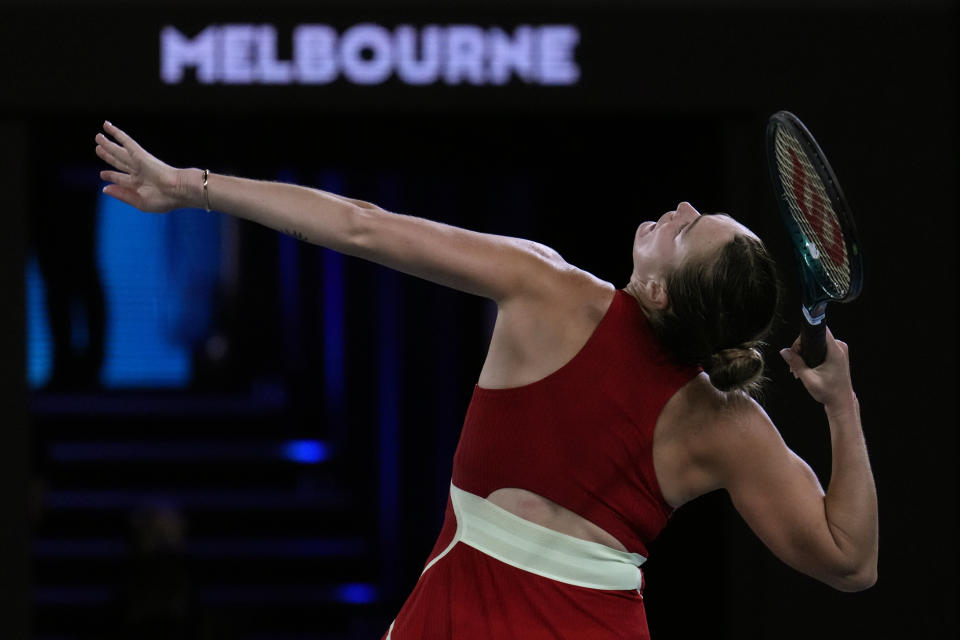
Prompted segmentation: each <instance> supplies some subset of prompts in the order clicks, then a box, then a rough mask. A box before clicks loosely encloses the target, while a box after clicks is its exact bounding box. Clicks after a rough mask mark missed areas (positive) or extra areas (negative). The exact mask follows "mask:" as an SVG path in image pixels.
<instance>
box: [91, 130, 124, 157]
mask: <svg viewBox="0 0 960 640" xmlns="http://www.w3.org/2000/svg"><path fill="white" fill-rule="evenodd" d="M94 140H96V142H97V144H99V145H100V146H102V147H103V148H104V149H106V150H107V151H108V152H109V153H110V154H111V155H112V156H114V157H116V158H124V157H126V156H129V155H130V153H129V152H128V151H127V150H126V149H124V148H123V147H121V146H120V145H118V144H117V143H116V142H114V141H113V140H111V139H110V138H108V137H107V136H105V135H103V134H102V133H98V134H97V135H96V137H95V138H94Z"/></svg>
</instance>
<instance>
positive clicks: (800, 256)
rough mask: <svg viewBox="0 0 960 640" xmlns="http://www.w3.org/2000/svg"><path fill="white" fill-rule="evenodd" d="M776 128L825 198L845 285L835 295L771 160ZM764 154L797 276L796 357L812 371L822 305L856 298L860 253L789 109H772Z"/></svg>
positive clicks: (815, 149) (835, 188)
mask: <svg viewBox="0 0 960 640" xmlns="http://www.w3.org/2000/svg"><path fill="white" fill-rule="evenodd" d="M779 128H783V129H785V130H786V132H787V133H788V134H790V135H791V136H792V137H793V138H794V139H795V140H796V141H797V142H798V143H799V144H800V146H801V148H802V151H803V152H804V155H806V157H807V160H808V161H809V162H810V165H811V167H812V168H813V170H814V171H815V172H816V174H817V176H818V177H819V178H820V181H821V182H822V183H823V187H824V190H825V192H826V195H827V197H828V198H829V199H830V204H831V206H832V207H833V210H834V213H835V214H836V219H837V222H839V224H840V231H841V234H842V236H843V242H844V244H845V249H846V252H847V263H848V266H849V286H848V287H847V291H846V292H841V293H838V292H837V291H836V287H835V286H834V284H833V281H832V280H831V279H830V277H829V275H827V274H826V268H825V267H823V266H822V263H821V261H820V256H819V251H818V250H817V249H816V246H815V244H814V243H813V242H812V241H811V240H810V239H809V238H807V236H806V234H805V233H804V231H803V230H802V229H801V227H800V225H799V224H798V223H797V221H796V219H795V218H794V215H793V210H792V208H791V206H790V204H789V199H788V196H787V193H786V187H785V185H784V184H783V179H782V177H781V172H780V168H779V164H778V162H777V150H776V137H777V130H778V129H779ZM766 150H767V167H768V169H769V172H770V184H771V186H772V187H773V191H774V197H775V199H776V201H777V208H778V210H779V212H780V217H781V219H782V220H783V223H784V226H785V227H786V229H787V232H788V234H789V236H790V246H791V249H792V250H793V256H794V264H795V265H796V267H797V272H798V275H799V278H800V300H801V311H802V313H803V317H804V320H805V322H804V323H803V330H802V332H801V347H800V353H801V355H803V358H804V361H805V362H806V363H807V365H808V366H811V367H813V366H816V365H818V364H820V363H821V362H823V360H824V358H825V356H826V336H825V331H826V326H825V323H824V322H823V320H824V318H825V317H826V311H827V304H828V303H830V302H850V301H851V300H854V299H855V298H856V297H857V296H858V295H860V291H861V289H862V288H863V253H862V251H861V249H860V245H859V241H858V237H859V235H858V233H857V229H856V225H855V224H854V221H853V217H852V215H851V213H850V206H849V204H848V202H847V198H846V196H845V195H844V194H843V190H842V189H841V188H840V183H839V182H838V181H837V178H836V174H834V172H833V168H832V167H831V166H830V163H829V162H828V161H827V157H826V155H825V154H824V153H823V150H822V149H821V148H820V145H819V144H817V141H816V139H814V137H813V135H812V134H811V133H810V131H809V130H808V129H807V128H806V126H804V124H803V123H802V122H801V121H800V119H799V118H798V117H797V116H795V115H794V114H793V113H791V112H789V111H778V112H776V113H775V114H773V115H772V116H770V118H769V119H768V121H767V129H766ZM824 281H827V282H828V283H829V286H825V285H824V284H823V282H824Z"/></svg>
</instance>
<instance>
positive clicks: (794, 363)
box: [780, 343, 807, 378]
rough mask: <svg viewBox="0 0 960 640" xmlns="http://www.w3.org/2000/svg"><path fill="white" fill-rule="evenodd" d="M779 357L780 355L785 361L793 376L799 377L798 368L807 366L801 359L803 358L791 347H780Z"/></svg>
mask: <svg viewBox="0 0 960 640" xmlns="http://www.w3.org/2000/svg"><path fill="white" fill-rule="evenodd" d="M794 344H796V343H794ZM780 357H782V358H783V359H784V361H785V362H786V363H787V366H788V367H789V368H790V373H792V374H793V377H794V378H798V377H800V376H799V374H797V371H798V370H802V369H803V368H806V367H807V365H806V363H804V361H803V358H802V357H800V355H799V354H798V353H797V352H796V350H794V349H793V348H790V349H781V350H780Z"/></svg>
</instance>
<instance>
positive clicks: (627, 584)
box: [423, 483, 646, 590]
mask: <svg viewBox="0 0 960 640" xmlns="http://www.w3.org/2000/svg"><path fill="white" fill-rule="evenodd" d="M450 498H451V502H452V503H453V511H454V514H455V515H456V517H457V532H456V534H455V535H454V537H453V540H452V541H451V542H450V544H449V545H448V546H447V548H446V549H444V550H443V551H442V552H441V553H440V554H438V555H437V556H436V557H435V558H434V559H433V560H431V561H430V563H429V564H427V566H426V567H425V568H424V570H423V571H424V573H426V571H427V570H428V569H429V568H430V567H432V566H433V565H434V564H435V563H436V562H437V561H438V560H440V559H441V558H442V557H443V556H445V555H446V554H447V553H449V552H450V550H451V549H453V547H454V546H455V545H456V544H457V542H462V543H464V544H466V545H469V546H471V547H473V548H474V549H477V550H478V551H481V552H483V553H485V554H487V555H488V556H491V557H493V558H496V559H497V560H500V561H501V562H505V563H506V564H509V565H511V566H513V567H517V568H518V569H523V570H524V571H529V572H530V573H535V574H537V575H540V576H543V577H545V578H550V579H552V580H558V581H560V582H564V583H567V584H572V585H577V586H580V587H587V588H590V589H608V590H632V589H639V588H640V587H641V583H642V580H643V577H642V575H643V574H642V573H641V572H640V565H641V564H643V563H644V562H645V561H646V558H644V557H643V556H642V555H640V554H639V553H629V552H626V551H620V550H619V549H612V548H610V547H608V546H606V545H602V544H600V543H597V542H590V541H588V540H581V539H580V538H575V537H573V536H569V535H567V534H565V533H559V532H557V531H554V530H552V529H548V528H547V527H543V526H541V525H538V524H535V523H533V522H530V521H528V520H524V519H523V518H521V517H519V516H517V515H514V514H512V513H510V512H509V511H507V510H505V509H502V508H501V507H498V506H497V505H495V504H493V503H492V502H490V501H489V500H486V499H485V498H481V497H480V496H477V495H474V494H472V493H468V492H466V491H464V490H462V489H460V488H458V487H456V486H454V485H453V483H451V484H450Z"/></svg>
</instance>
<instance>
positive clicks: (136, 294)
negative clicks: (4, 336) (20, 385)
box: [26, 194, 220, 388]
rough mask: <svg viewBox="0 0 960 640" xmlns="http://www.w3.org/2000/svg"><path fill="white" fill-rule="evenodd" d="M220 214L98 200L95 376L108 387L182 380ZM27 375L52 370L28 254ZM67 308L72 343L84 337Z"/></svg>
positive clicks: (201, 318) (213, 276)
mask: <svg viewBox="0 0 960 640" xmlns="http://www.w3.org/2000/svg"><path fill="white" fill-rule="evenodd" d="M219 225H220V222H219V219H218V218H217V217H216V216H215V215H212V214H207V213H205V212H198V211H193V210H184V211H172V212H170V213H169V214H167V215H163V216H158V215H151V214H144V213H141V212H140V211H137V210H136V209H134V208H133V207H131V206H129V205H126V204H124V203H122V202H120V201H119V200H116V199H114V198H111V197H109V196H107V195H104V194H100V195H99V199H98V203H97V234H96V243H97V247H96V259H97V269H98V271H99V273H100V278H101V281H102V285H103V291H104V299H105V304H106V316H105V322H106V327H105V345H104V349H105V351H104V360H103V367H102V369H101V371H100V382H101V384H103V385H104V386H105V387H107V388H120V387H127V388H129V387H143V388H154V387H183V386H185V385H186V384H188V383H189V381H190V378H191V377H192V367H191V350H192V348H193V346H194V345H195V344H196V343H197V342H198V341H200V340H202V339H203V338H205V337H206V335H207V333H208V331H209V327H210V323H211V320H212V317H213V308H212V301H213V300H215V299H216V296H215V295H214V293H215V291H214V288H215V287H216V286H217V280H218V277H219V268H220V226H219ZM26 289H27V350H28V351H27V363H28V364H27V379H28V382H29V384H30V386H31V387H33V388H36V387H40V386H42V385H43V384H45V383H46V382H47V381H48V380H49V379H50V376H51V374H52V351H53V336H52V335H51V332H50V329H49V323H48V318H47V309H46V287H45V283H44V282H43V278H42V277H41V275H40V272H39V269H38V268H37V264H36V259H35V258H33V257H31V258H30V260H29V261H28V263H27V269H26ZM75 311H76V309H72V310H71V316H72V320H73V321H72V322H71V323H70V325H71V335H70V336H67V338H68V339H69V340H70V341H71V342H73V343H74V344H75V345H76V344H83V343H85V342H86V341H87V340H88V339H89V334H90V328H89V327H86V326H85V321H86V319H85V317H84V315H83V314H81V313H76V312H75Z"/></svg>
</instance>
